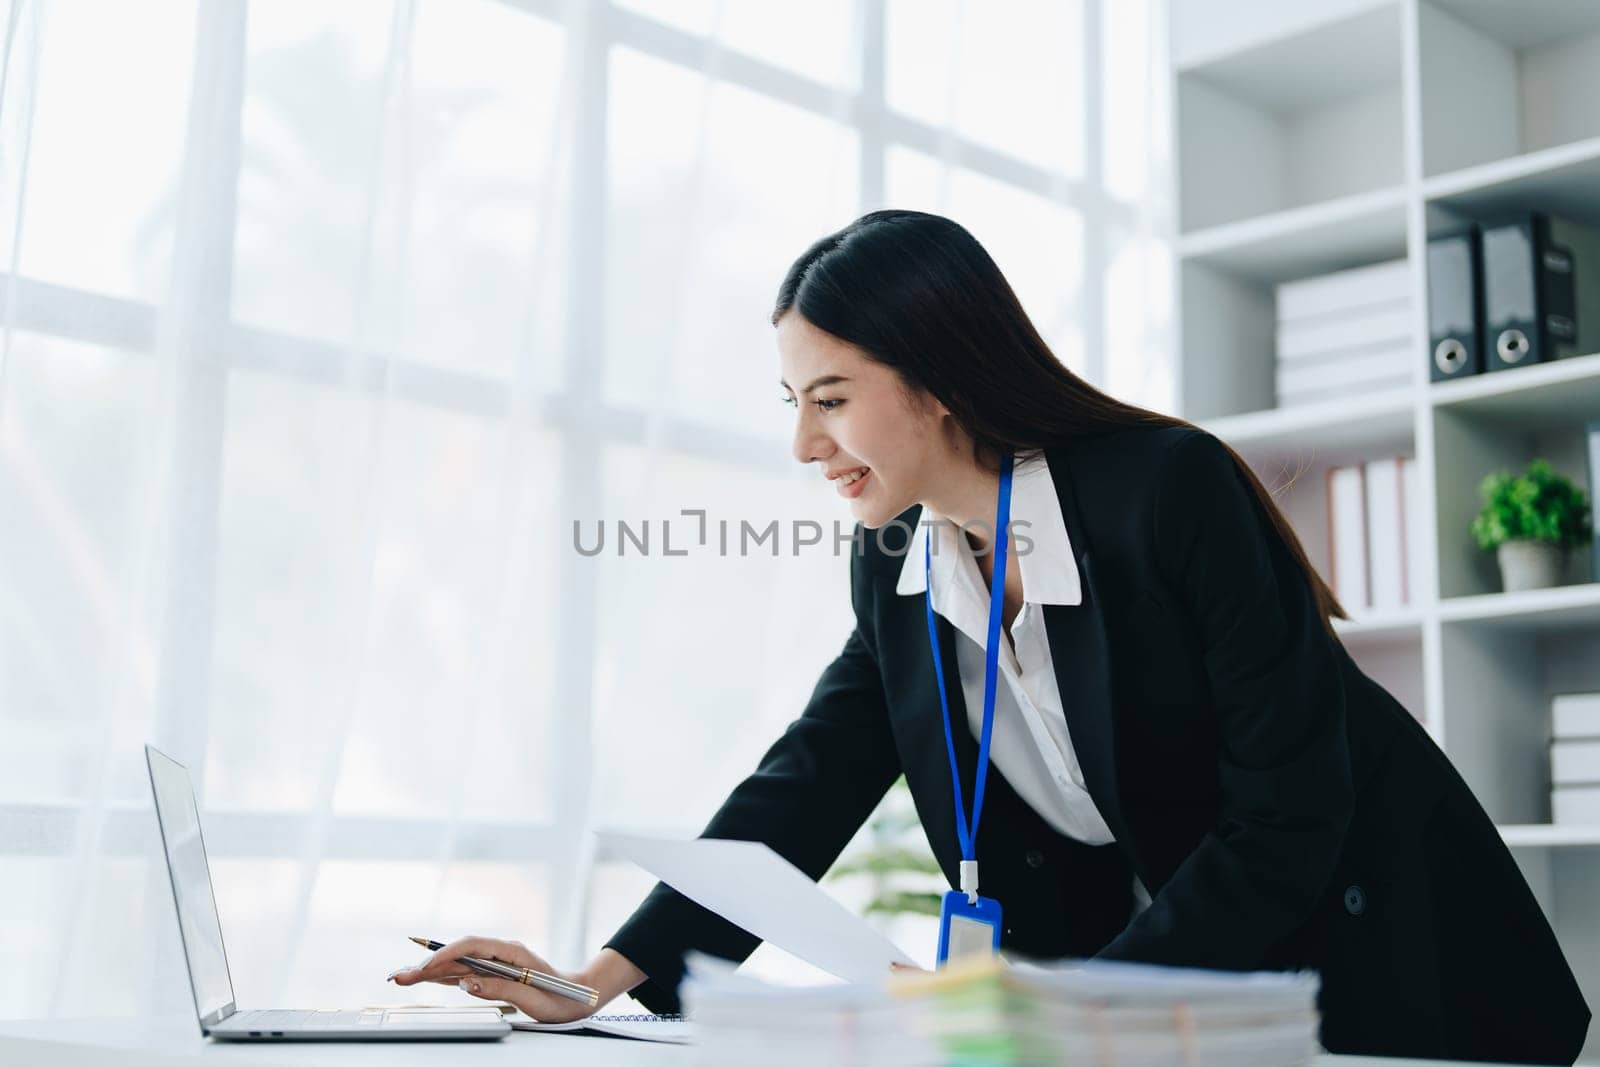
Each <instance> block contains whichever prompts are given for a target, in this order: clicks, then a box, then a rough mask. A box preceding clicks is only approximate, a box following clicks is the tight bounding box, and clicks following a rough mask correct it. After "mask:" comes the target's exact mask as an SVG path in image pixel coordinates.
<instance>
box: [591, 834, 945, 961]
mask: <svg viewBox="0 0 1600 1067" xmlns="http://www.w3.org/2000/svg"><path fill="white" fill-rule="evenodd" d="M598 836H599V838H600V840H601V841H602V842H604V843H605V844H606V845H607V846H608V847H609V848H610V849H611V850H612V851H614V852H615V853H616V854H617V855H619V856H622V857H623V858H625V859H628V860H631V861H633V862H634V863H637V864H638V865H639V866H641V867H643V868H644V869H645V870H647V871H649V872H650V873H651V874H653V875H655V876H656V877H657V878H659V879H661V880H662V881H663V882H665V883H667V884H668V885H670V886H671V887H672V888H674V889H676V890H677V891H678V892H680V893H682V894H683V895H684V896H686V897H688V898H689V899H690V900H692V901H694V902H695V903H696V904H699V905H700V906H701V907H704V908H708V909H710V910H711V911H714V912H716V913H717V914H718V915H720V916H722V917H723V918H724V919H727V920H728V921H729V922H731V923H733V924H734V925H735V926H738V927H741V928H742V929H744V930H747V931H749V932H750V933H752V934H754V935H755V936H757V937H759V938H761V939H762V940H763V941H770V942H772V943H773V944H774V945H777V946H778V947H779V948H781V949H783V950H784V951H785V952H789V953H792V954H793V955H795V956H798V957H800V958H801V959H803V960H805V961H806V962H807V963H810V964H813V965H815V966H817V967H820V968H822V969H823V970H824V971H827V972H828V973H829V974H832V975H836V976H837V977H839V978H843V979H844V980H846V981H848V982H881V981H883V980H884V979H885V978H887V977H888V976H889V965H890V964H891V963H907V964H912V965H913V966H915V965H916V964H915V961H914V960H912V958H911V957H910V956H908V955H907V954H906V953H904V952H902V951H901V950H900V949H899V948H898V947H897V946H896V945H895V944H894V942H892V941H890V940H889V939H888V938H886V937H884V936H883V935H882V934H881V933H879V932H878V931H877V930H876V929H875V928H874V927H873V926H872V925H871V924H870V923H868V922H867V921H866V920H865V919H863V918H861V916H859V915H856V914H855V913H854V912H852V911H850V909H848V908H846V907H845V906H844V905H843V904H840V903H839V902H838V901H837V900H834V899H833V898H832V897H830V896H829V895H828V894H827V893H825V892H823V891H822V889H821V887H819V886H818V885H817V883H815V882H813V881H812V880H811V879H810V878H807V877H806V875H805V872H804V871H802V870H800V869H799V868H798V867H796V866H794V864H792V863H790V862H789V861H788V860H786V859H784V858H783V857H782V856H780V855H778V854H777V853H776V852H774V851H772V849H770V848H768V847H767V846H766V845H764V844H762V843H761V842H759V841H723V840H719V839H716V838H696V839H694V840H692V841H681V840H674V839H671V838H662V837H640V836H637V835H634V834H615V833H601V834H599V835H598Z"/></svg>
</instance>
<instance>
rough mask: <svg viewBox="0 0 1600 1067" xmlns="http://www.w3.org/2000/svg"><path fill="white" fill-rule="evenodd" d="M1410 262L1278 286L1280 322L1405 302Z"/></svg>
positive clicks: (1408, 283)
mask: <svg viewBox="0 0 1600 1067" xmlns="http://www.w3.org/2000/svg"><path fill="white" fill-rule="evenodd" d="M1409 270H1410V263H1409V261H1408V260H1404V259H1393V260H1390V261H1389V262H1387V263H1375V264H1373V265H1372V266H1370V267H1356V268H1354V269H1352V270H1342V271H1338V272H1337V273H1334V274H1323V275H1319V276H1318V277H1315V278H1303V279H1300V280H1299V281H1293V282H1285V283H1284V284H1282V285H1280V286H1278V289H1277V304H1278V321H1279V322H1292V321H1294V320H1296V319H1312V318H1316V317H1317V316H1319V315H1338V314H1342V313H1344V312H1348V311H1354V310H1356V309H1358V308H1365V307H1371V306H1372V305H1374V304H1385V303H1389V302H1391V301H1394V300H1403V299H1406V298H1407V296H1406V294H1407V293H1408V292H1409V289H1408V288H1407V287H1408V286H1409V285H1410V284H1411V280H1410V278H1409V277H1408V276H1407V272H1408V271H1409Z"/></svg>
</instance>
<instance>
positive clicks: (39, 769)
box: [0, 0, 1172, 1015]
mask: <svg viewBox="0 0 1600 1067" xmlns="http://www.w3.org/2000/svg"><path fill="white" fill-rule="evenodd" d="M13 2H14V4H15V5H16V6H15V10H13V11H8V13H7V14H8V17H7V20H6V25H7V26H8V27H9V28H10V30H11V32H10V34H9V36H8V38H7V40H8V41H9V47H8V51H7V53H6V56H5V64H6V75H5V77H4V79H0V85H3V96H0V242H3V243H0V254H3V255H4V256H5V258H4V260H3V261H0V268H3V276H0V280H3V289H0V313H3V315H4V320H3V341H0V345H3V347H0V549H3V552H0V738H3V739H4V749H5V753H6V759H7V766H6V771H5V773H3V774H0V868H3V874H0V935H3V937H4V941H5V943H6V945H7V949H8V953H9V955H10V956H11V958H13V959H16V960H28V961H30V962H29V964H28V966H26V967H22V966H13V967H9V968H4V969H3V970H0V999H3V1001H4V1003H6V1004H7V1005H8V1006H9V1008H10V1010H12V1011H13V1012H14V1013H16V1014H23V1015H44V1014H57V1013H60V1014H74V1013H76V1014H81V1000H80V997H81V995H82V992H83V989H82V984H81V976H80V974H79V972H78V969H77V967H76V966H75V965H73V964H71V963H67V962H62V963H60V964H57V963H55V962H53V961H58V960H59V961H70V960H82V959H84V958H91V957H92V958H95V959H96V960H97V963H98V965H99V966H100V967H101V968H102V974H103V977H102V979H101V980H100V981H99V982H98V983H97V988H96V990H95V996H96V999H97V1010H99V1011H103V1012H119V1011H126V1012H135V1011H141V1012H142V1011H173V1010H185V1009H186V1007H187V1000H186V998H187V990H186V986H185V984H184V981H183V978H182V972H181V969H180V962H179V961H180V957H179V955H178V944H177V938H176V936H175V935H176V930H175V924H174V923H173V920H172V917H171V916H172V912H171V904H170V899H169V897H168V895H167V890H166V886H165V881H164V879H165V873H164V870H163V869H162V867H161V866H160V863H159V852H158V850H157V840H156V835H155V827H154V823H153V817H152V814H151V811H150V806H149V802H148V787H147V784H146V782H145V780H144V776H143V775H144V771H143V764H142V756H141V751H140V746H141V743H142V742H144V741H146V740H150V741H153V742H155V743H156V744H158V745H160V746H161V747H163V748H165V749H167V750H168V751H170V752H172V753H173V754H174V755H175V756H176V757H178V758H179V759H180V760H182V761H184V762H186V763H188V764H189V765H190V766H191V769H192V771H193V773H194V775H195V779H196V784H197V786H198V787H199V789H200V793H201V805H202V811H203V816H204V819H205V824H206V831H207V842H208V844H209V846H210V848H211V851H212V854H213V875H214V877H215V880H216V883H217V890H218V898H219V899H218V903H219V907H220V911H221V915H222V920H223V926H224V930H225V932H226V936H227V939H228V947H229V951H230V955H231V958H232V962H233V977H234V982H235V987H236V990H237V992H238V994H239V999H240V1001H241V1002H242V1003H247V1004H257V1005H259V1004H266V1003H268V1002H274V1001H278V1000H282V999H292V1000H294V1001H295V1002H296V1003H312V1002H327V1003H334V1002H346V1003H364V1002H367V1001H370V1000H371V999H372V998H373V995H374V991H375V989H376V988H377V987H376V984H375V983H376V982H377V981H378V980H380V979H381V976H382V975H383V974H384V973H385V972H387V971H388V970H389V969H390V968H392V967H393V966H395V965H396V964H398V963H400V962H403V961H405V960H407V959H409V958H410V956H411V951H410V949H409V948H408V946H407V944H406V942H404V941H403V940H402V938H403V937H404V936H405V935H407V934H411V933H423V932H426V933H429V934H431V935H432V936H441V937H449V936H454V935H457V934H460V933H466V932H484V933H496V934H504V935H505V936H510V937H518V938H520V939H522V940H525V941H527V942H528V943H530V944H533V945H536V946H538V947H540V948H542V949H543V950H544V951H545V953H546V954H547V955H548V956H549V957H550V958H551V959H553V960H554V961H556V962H557V963H560V964H566V965H573V964H576V963H578V962H580V960H581V959H582V958H584V957H586V955H587V954H588V953H590V952H592V951H593V950H594V949H595V948H596V947H597V946H598V943H599V941H600V939H601V938H603V937H604V936H605V935H606V934H608V933H609V932H610V931H611V929H613V928H614V926H615V924H616V923H617V922H618V921H619V920H620V919H621V918H622V917H623V916H624V915H625V914H626V913H627V911H628V910H629V909H631V907H632V906H633V905H634V904H635V903H636V902H637V899H638V895H639V893H640V892H642V890H643V889H644V888H646V887H647V886H648V884H649V880H648V879H647V878H646V877H644V876H642V875H640V874H639V873H637V872H634V871H630V870H627V869H626V868H623V867H622V866H620V865H618V864H615V863H613V862H610V861H609V860H608V858H607V857H605V856H603V855H596V854H595V853H594V851H593V848H592V846H591V844H590V842H591V840H592V835H591V833H590V831H591V830H592V829H593V828H595V827H597V826H614V827H635V828H646V829H658V830H665V831H670V832H677V833H684V834H688V833H692V832H694V831H695V830H697V829H698V828H699V826H700V825H701V824H703V822H704V820H705V819H706V818H707V817H708V816H709V815H710V813H711V811H712V810H713V808H714V807H715V805H716V803H717V802H718V801H719V800H720V798H721V797H722V796H723V795H724V794H725V793H726V791H727V790H728V788H730V787H731V786H732V785H733V784H735V783H736V782H737V781H738V780H739V778H740V777H742V776H743V775H744V774H745V773H747V772H748V771H749V770H750V769H751V768H752V767H753V766H754V763H755V761H756V759H757V758H758V757H759V755H760V754H761V752H762V751H763V750H764V749H765V748H766V746H767V745H768V744H770V743H771V741H772V740H773V739H774V738H775V737H776V736H777V734H778V733H779V732H780V730H781V729H782V727H783V725H784V724H785V723H786V722H787V721H788V720H789V719H791V718H792V717H793V716H794V715H795V714H797V713H798V711H799V710H800V708H801V706H802V705H803V703H804V700H805V698H806V697H807V695H808V694H809V692H810V689H811V686H812V684H813V683H814V681H815V679H816V676H817V674H818V672H819V671H820V670H821V668H822V667H823V666H824V665H825V664H826V663H827V662H828V660H829V659H831V657H832V656H833V655H835V654H836V653H837V651H838V650H839V648H840V646H841V645H842V643H843V640H844V637H845V635H846V634H847V632H848V630H849V627H850V615H849V606H848V597H847V580H848V575H847V560H846V559H845V558H844V556H843V555H842V554H835V553H834V552H833V551H832V550H831V547H830V546H831V544H832V539H831V537H828V538H825V539H824V542H823V544H822V545H821V546H819V547H816V548H811V549H807V550H805V551H803V552H801V553H800V554H799V555H795V554H792V552H791V548H790V543H789V541H788V540H787V535H786V539H785V541H784V543H783V545H782V550H781V551H780V552H779V554H778V555H777V556H776V557H774V556H773V555H771V554H770V553H769V552H768V550H767V549H766V548H765V546H763V548H761V549H760V550H757V551H753V552H751V553H750V554H748V555H743V556H741V555H739V554H738V553H737V552H734V553H733V554H731V555H729V556H722V555H720V554H719V553H717V552H714V551H710V550H707V549H700V550H697V551H693V552H690V553H689V555H687V556H686V557H677V558H668V557H666V556H665V555H664V554H663V553H662V551H661V549H662V547H663V546H662V538H663V536H664V532H663V527H664V526H665V525H667V524H669V523H670V524H671V526H672V533H671V535H670V536H671V537H672V538H673V540H674V542H675V543H677V544H679V545H682V544H684V543H686V539H687V538H689V537H691V536H692V535H693V534H694V533H695V532H696V531H695V525H694V523H695V520H694V519H692V518H686V517H684V516H683V515H682V512H683V510H684V509H703V510H704V511H705V512H706V519H707V521H708V522H709V523H712V524H715V523H717V522H719V521H727V522H729V523H730V524H732V525H733V526H734V527H735V528H737V526H738V524H739V523H740V521H741V520H747V521H749V522H750V523H752V524H753V525H755V526H757V527H764V526H766V525H767V524H768V523H770V522H772V521H774V520H776V521H777V522H778V523H779V524H780V527H781V528H782V529H784V530H786V531H787V530H789V529H792V524H793V523H794V522H796V521H799V520H814V521H816V522H820V523H822V524H823V525H824V527H831V524H832V523H833V522H834V521H835V520H838V521H840V522H846V521H847V519H848V516H847V513H846V512H844V511H842V510H841V509H840V506H839V504H838V502H837V501H836V500H835V499H833V497H832V495H831V494H830V493H829V492H828V490H827V488H826V487H825V486H824V485H822V483H821V482H820V480H819V479H817V478H816V477H815V472H814V471H809V470H802V469H801V468H799V467H798V466H797V465H796V464H794V463H793V462H792V461H791V460H790V459H789V448H788V437H789V430H790V427H791V419H792V414H791V412H790V410H789V409H788V408H787V407H784V406H783V405H781V404H780V403H778V396H779V389H778V387H777V384H776V378H777V375H778V371H777V359H776V350H775V346H774V343H773V338H772V328H771V326H770V325H769V324H768V322H767V314H768V312H769V310H770V304H771V301H772V298H773V296H774V293H775V291H776V286H777V283H778V281H779V279H780V278H781V275H782V273H783V270H784V269H785V267H787V265H788V264H789V262H790V261H791V260H792V259H793V258H794V257H795V256H796V255H798V254H799V252H800V251H801V250H803V249H804V248H805V246H806V245H807V244H809V243H810V242H811V241H813V240H815V239H816V238H817V237H820V236H821V235H823V234H824V233H826V232H828V231H831V230H833V229H836V228H838V227H839V226H841V225H843V224H844V223H846V222H848V221H849V220H850V219H851V218H853V217H855V216H856V215H858V214H860V213H861V212H863V211H866V210H870V209H872V208H876V207H880V206H886V205H891V206H899V207H914V208H920V209H924V210H932V211H938V212H940V213H942V214H947V215H950V216H951V217H953V218H955V219H957V220H958V221H960V222H962V223H963V224H964V225H966V226H967V227H968V228H969V229H970V230H972V232H973V233H974V234H975V235H976V236H977V237H978V238H979V240H981V241H983V242H984V244H985V245H986V247H987V248H988V249H989V250H990V252H991V253H992V254H993V255H994V257H995V258H996V260H997V261H998V263H999V264H1000V266H1001V269H1002V270H1004V271H1005V272H1006V273H1007V275H1008V277H1009V278H1010V279H1011V281H1012V283H1013V285H1014V286H1015V288H1016V289H1017V291H1018V293H1019V295H1020V297H1021V299H1022V301H1023V303H1024V305H1025V306H1026V308H1027V310H1028V311H1029V313H1030V315H1031V316H1032V317H1033V318H1034V320H1035V321H1036V323H1037V324H1038V325H1039V327H1040V329H1041V331H1042V332H1043V333H1044V335H1045V337H1046V339H1047V340H1048V341H1049V342H1050V343H1051V344H1052V346H1053V347H1054V348H1055V350H1056V352H1057V354H1058V355H1059V356H1060V357H1061V358H1062V359H1063V360H1064V361H1065V362H1066V363H1067V364H1068V365H1070V366H1072V367H1073V368H1074V369H1075V370H1077V371H1079V372H1080V373H1082V374H1084V375H1085V376H1087V377H1089V378H1090V379H1091V380H1094V381H1096V382H1097V383H1099V384H1101V385H1102V386H1103V387H1106V388H1108V389H1110V390H1111V391H1113V392H1114V393H1116V394H1117V395H1119V396H1123V397H1125V398H1128V399H1132V400H1135V401H1137V402H1141V403H1145V404H1147V405H1150V406H1154V407H1158V408H1164V409H1169V410H1170V407H1171V404H1172V397H1171V387H1170V370H1169V368H1170V362H1169V352H1170V329H1169V325H1170V322H1169V320H1170V316H1171V308H1170V298H1169V296H1168V292H1169V286H1168V284H1167V283H1168V275H1169V266H1168V256H1169V248H1170V241H1169V233H1170V218H1169V203H1168V194H1167V188H1166V156H1167V145H1166V137H1165V130H1166V118H1165V112H1164V108H1165V93H1164V90H1163V85H1162V83H1161V81H1160V78H1159V76H1158V74H1157V72H1159V71H1162V70H1164V69H1165V67H1164V64H1163V62H1162V59H1161V56H1160V53H1159V51H1158V46H1159V44H1160V42H1161V38H1162V36H1163V33H1164V30H1163V28H1162V18H1161V11H1160V6H1159V0H1133V2H1129V3H1123V2H1121V0H1119V2H1117V3H1109V2H1103V0H1054V2H1046V0H1037V2H1020V0H1018V2H1010V0H1008V2H999V3H989V2H984V3H977V2H973V0H967V2H961V0H945V2H943V3H927V2H924V0H832V2H828V3H807V4H768V3H756V2H752V0H721V2H718V0H705V2H703V3H698V4H697V3H687V2H680V0H671V2H666V0H653V2H647V0H627V2H616V3H608V2H605V0H594V2H576V0H574V2H559V0H503V2H502V0H361V2H354V0H352V2H345V3H339V4H333V5H330V4H326V3H311V2H299V0H296V2H290V0H272V2H270V3H267V2H260V3H251V4H246V3H245V2H244V0H204V2H196V0H159V2H155V3H145V4H123V3H115V2H112V0H13ZM619 520H622V521H626V522H629V523H631V524H632V525H633V527H634V528H635V529H639V528H642V527H644V526H645V525H646V524H648V525H649V526H650V527H652V531H651V532H652V535H653V542H652V545H651V547H652V549H653V551H652V552H651V554H649V555H643V554H641V553H638V552H631V553H629V554H627V555H624V556H622V557H619V556H618V555H617V544H618V540H617V532H618V531H617V529H616V525H615V524H616V523H617V522H618V521H619ZM574 521H578V522H579V523H581V524H582V527H583V529H584V531H585V536H586V537H589V536H592V534H593V532H594V530H595V528H596V524H597V523H599V522H602V521H603V522H605V523H606V524H607V525H608V526H609V527H610V529H609V530H608V534H609V535H610V539H609V540H608V542H607V549H606V551H604V552H602V553H601V554H600V555H597V556H594V557H588V556H584V555H582V554H580V553H579V552H578V551H576V549H575V547H574V542H573V538H574V531H573V523H574ZM714 529H715V527H714V526H713V530H714ZM711 542H712V544H713V545H714V544H715V536H714V535H713V537H712V538H711ZM929 947H930V949H931V946H929ZM330 959H342V960H348V961H351V963H350V965H349V966H330V964H329V962H328V961H329V960H330ZM40 961H43V963H42V965H41V963H40ZM393 994H394V991H393V990H392V989H390V990H387V991H386V995H389V996H391V997H392V996H393ZM420 995H421V996H423V997H427V996H430V995H435V996H436V993H431V992H429V991H423V992H422V993H421V994H420Z"/></svg>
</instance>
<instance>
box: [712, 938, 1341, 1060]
mask: <svg viewBox="0 0 1600 1067" xmlns="http://www.w3.org/2000/svg"><path fill="white" fill-rule="evenodd" d="M1318 985H1319V980H1318V977H1317V975H1316V974H1315V973H1313V972H1300V973H1295V974H1290V973H1282V972H1256V973H1237V972H1223V971H1203V970H1192V969H1179V968H1167V967H1155V966H1150V965H1146V964H1133V963H1109V962H1100V961H1073V962H1071V963H1068V964H1056V965H1050V966H1039V965H1027V964H1019V965H1014V966H1013V965H1007V964H1005V963H1002V962H999V961H997V960H994V959H991V958H987V957H983V958H976V959H973V960H970V961H964V962H962V963H958V964H953V965H951V966H950V967H948V968H946V969H944V970H942V971H938V972H933V973H921V974H911V975H897V976H895V977H893V978H890V979H887V980H886V981H884V982H883V983H880V984H872V985H862V984H852V985H845V986H837V987H830V988H827V989H805V990H795V989H785V988H782V987H775V986H769V985H765V984H764V983H760V982H757V981H755V980H753V979H749V978H742V977H740V976H738V975H734V974H731V973H729V972H727V971H726V970H719V969H716V968H707V967H704V966H700V965H693V966H691V970H690V977H689V979H688V980H687V982H686V984H685V994H684V995H685V1001H686V1003H687V1004H688V1005H689V1010H690V1012H691V1013H692V1015H693V1016H694V1018H695V1021H696V1026H697V1034H698V1040H699V1043H700V1046H701V1052H702V1059H703V1062H707V1063H716V1064H734V1063H738V1064H745V1063H751V1062H758V1061H759V1062H766V1063H780V1064H781V1063H796V1064H799V1063H806V1064H812V1063H817V1062H824V1063H827V1064H828V1065H829V1067H848V1065H852V1064H879V1063H885V1064H889V1063H893V1064H902V1063H904V1064H937V1065H947V1064H962V1065H974V1067H981V1065H988V1064H995V1065H1010V1064H1035V1063H1116V1064H1118V1065H1119V1067H1140V1065H1142V1064H1151V1065H1154V1064H1162V1065H1166V1064H1173V1063H1181V1064H1188V1065H1194V1067H1206V1065H1213V1064H1215V1065H1217V1067H1224V1065H1226V1067H1252V1065H1260V1067H1269V1065H1270V1067H1290V1065H1294V1064H1307V1063H1311V1062H1312V1061H1313V1060H1314V1059H1315V1058H1316V1057H1317V1055H1318V1054H1319V1053H1320V1051H1321V1049H1320V1046H1319V1045H1318V1043H1317V1028H1318V1025H1319V1021H1320V1019H1319V1016H1318V1013H1317V1010H1316V995H1317V989H1318Z"/></svg>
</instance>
